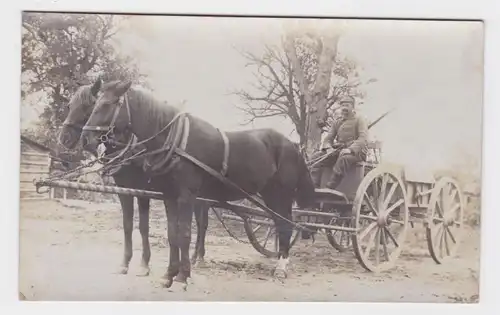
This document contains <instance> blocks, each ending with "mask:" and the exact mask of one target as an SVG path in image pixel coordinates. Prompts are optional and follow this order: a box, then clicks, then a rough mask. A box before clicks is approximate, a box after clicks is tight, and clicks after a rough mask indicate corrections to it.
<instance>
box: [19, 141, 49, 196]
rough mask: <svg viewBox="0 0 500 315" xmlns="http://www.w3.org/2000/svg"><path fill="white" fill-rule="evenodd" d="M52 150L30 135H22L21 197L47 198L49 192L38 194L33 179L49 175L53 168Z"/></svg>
mask: <svg viewBox="0 0 500 315" xmlns="http://www.w3.org/2000/svg"><path fill="white" fill-rule="evenodd" d="M50 152H51V150H50V149H49V148H48V147H46V146H44V145H42V144H40V143H38V142H36V141H34V140H32V139H29V138H28V137H25V136H21V165H20V184H19V185H20V186H19V190H20V197H21V199H47V198H50V194H49V193H45V194H38V193H37V192H36V188H35V185H33V179H38V178H41V177H48V176H49V174H50V169H51V157H50Z"/></svg>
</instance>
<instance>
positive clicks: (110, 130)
mask: <svg viewBox="0 0 500 315" xmlns="http://www.w3.org/2000/svg"><path fill="white" fill-rule="evenodd" d="M123 98H124V101H123V102H120V101H118V106H116V108H115V112H114V113H113V118H112V119H111V122H110V123H109V125H108V126H89V125H88V124H86V125H85V126H83V127H82V129H81V130H82V131H86V130H87V131H102V132H105V134H103V135H101V136H100V137H99V141H100V142H101V143H104V144H106V143H109V144H111V145H112V146H114V147H116V143H119V142H118V141H116V140H115V139H114V129H115V127H116V120H117V119H118V115H119V114H120V110H121V109H122V107H123V104H125V107H126V109H127V118H128V122H127V125H126V126H125V131H127V130H130V129H131V127H132V116H131V114H130V106H129V104H128V96H127V93H125V95H124V97H123ZM74 127H76V128H78V127H77V126H76V125H75V126H74ZM132 138H133V137H130V139H129V143H130V142H131V141H132ZM111 142H112V143H111Z"/></svg>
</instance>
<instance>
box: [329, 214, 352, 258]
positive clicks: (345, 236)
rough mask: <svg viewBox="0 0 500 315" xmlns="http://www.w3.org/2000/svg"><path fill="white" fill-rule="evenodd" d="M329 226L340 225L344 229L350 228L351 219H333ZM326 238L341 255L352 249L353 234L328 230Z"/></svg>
mask: <svg viewBox="0 0 500 315" xmlns="http://www.w3.org/2000/svg"><path fill="white" fill-rule="evenodd" d="M329 225H338V226H342V227H350V226H351V219H344V218H342V219H338V218H333V219H331V220H330V222H329ZM326 238H327V240H328V243H330V245H332V246H333V248H335V249H336V250H337V251H339V252H340V253H343V252H346V251H347V250H349V249H350V248H351V247H352V243H351V232H345V231H337V230H333V231H332V230H326Z"/></svg>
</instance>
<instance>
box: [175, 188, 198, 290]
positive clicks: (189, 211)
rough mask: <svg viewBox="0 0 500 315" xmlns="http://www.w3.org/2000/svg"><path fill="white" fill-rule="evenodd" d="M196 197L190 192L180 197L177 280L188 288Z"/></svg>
mask: <svg viewBox="0 0 500 315" xmlns="http://www.w3.org/2000/svg"><path fill="white" fill-rule="evenodd" d="M195 202H196V199H195V198H193V197H192V196H191V194H190V193H189V192H185V193H181V196H180V197H179V199H178V202H177V205H178V220H179V221H178V229H179V231H178V232H179V233H178V236H179V239H178V241H179V246H180V250H181V259H180V270H179V273H178V274H177V276H176V277H175V279H174V280H175V281H176V282H180V283H182V285H183V289H184V290H186V289H187V278H190V277H191V261H190V259H189V245H190V244H191V224H192V220H193V206H194V204H195Z"/></svg>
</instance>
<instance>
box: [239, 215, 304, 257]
mask: <svg viewBox="0 0 500 315" xmlns="http://www.w3.org/2000/svg"><path fill="white" fill-rule="evenodd" d="M243 226H244V228H245V232H246V233H247V236H248V240H249V241H250V243H251V244H252V246H253V247H254V248H255V249H256V250H257V251H258V252H259V253H261V254H262V255H264V256H266V257H268V258H277V257H278V248H279V247H278V244H279V243H278V234H277V233H276V227H275V225H274V221H273V220H272V219H270V218H266V217H262V216H254V215H252V216H248V217H247V218H246V219H245V220H244V224H243ZM299 235H300V232H299V231H298V230H297V229H296V228H294V229H293V230H292V237H291V238H290V247H292V246H293V245H295V243H296V242H297V240H298V239H299Z"/></svg>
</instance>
